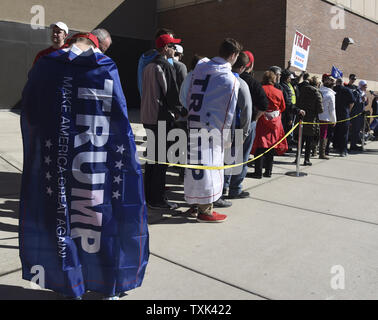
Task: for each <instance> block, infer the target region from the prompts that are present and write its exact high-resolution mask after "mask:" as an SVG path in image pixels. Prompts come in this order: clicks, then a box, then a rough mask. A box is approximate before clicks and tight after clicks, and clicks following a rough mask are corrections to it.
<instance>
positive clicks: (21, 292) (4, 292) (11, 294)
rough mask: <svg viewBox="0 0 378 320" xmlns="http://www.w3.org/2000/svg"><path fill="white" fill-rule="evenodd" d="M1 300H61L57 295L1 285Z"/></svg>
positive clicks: (50, 292)
mask: <svg viewBox="0 0 378 320" xmlns="http://www.w3.org/2000/svg"><path fill="white" fill-rule="evenodd" d="M0 300H60V299H59V296H58V294H57V293H55V292H52V291H45V290H34V289H25V288H22V287H16V286H9V285H4V284H0Z"/></svg>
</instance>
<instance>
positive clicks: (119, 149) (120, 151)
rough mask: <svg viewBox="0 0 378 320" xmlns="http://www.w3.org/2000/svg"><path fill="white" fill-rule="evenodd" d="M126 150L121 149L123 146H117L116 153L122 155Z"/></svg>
mask: <svg viewBox="0 0 378 320" xmlns="http://www.w3.org/2000/svg"><path fill="white" fill-rule="evenodd" d="M125 150H126V149H125V148H124V147H123V145H121V146H117V152H119V153H120V154H123V152H124V151H125Z"/></svg>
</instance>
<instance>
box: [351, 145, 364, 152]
mask: <svg viewBox="0 0 378 320" xmlns="http://www.w3.org/2000/svg"><path fill="white" fill-rule="evenodd" d="M349 150H350V151H362V147H358V146H354V147H350V149H349Z"/></svg>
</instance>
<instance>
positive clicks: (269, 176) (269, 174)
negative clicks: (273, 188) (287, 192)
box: [263, 171, 272, 178]
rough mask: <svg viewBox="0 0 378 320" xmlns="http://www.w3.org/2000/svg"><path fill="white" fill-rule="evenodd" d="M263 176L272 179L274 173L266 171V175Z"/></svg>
mask: <svg viewBox="0 0 378 320" xmlns="http://www.w3.org/2000/svg"><path fill="white" fill-rule="evenodd" d="M263 176H264V177H265V178H271V177H272V173H271V172H270V171H265V172H264V174H263Z"/></svg>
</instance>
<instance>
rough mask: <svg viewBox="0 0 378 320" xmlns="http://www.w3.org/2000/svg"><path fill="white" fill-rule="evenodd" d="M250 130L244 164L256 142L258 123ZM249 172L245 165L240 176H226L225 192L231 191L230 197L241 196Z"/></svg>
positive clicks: (252, 124) (245, 147) (246, 141)
mask: <svg viewBox="0 0 378 320" xmlns="http://www.w3.org/2000/svg"><path fill="white" fill-rule="evenodd" d="M249 128H250V131H249V135H248V137H247V138H246V139H245V140H244V143H243V162H247V161H248V159H249V154H250V153H251V149H252V146H253V141H254V140H255V136H256V121H254V122H252V123H251V125H250V127H249ZM233 147H235V146H233ZM247 171H248V165H247V164H244V165H243V170H242V172H241V173H240V174H237V175H225V176H224V186H223V191H224V192H225V191H226V190H227V189H229V192H228V195H229V196H237V195H238V194H240V193H241V192H242V183H243V180H244V178H245V176H246V175H247Z"/></svg>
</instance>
